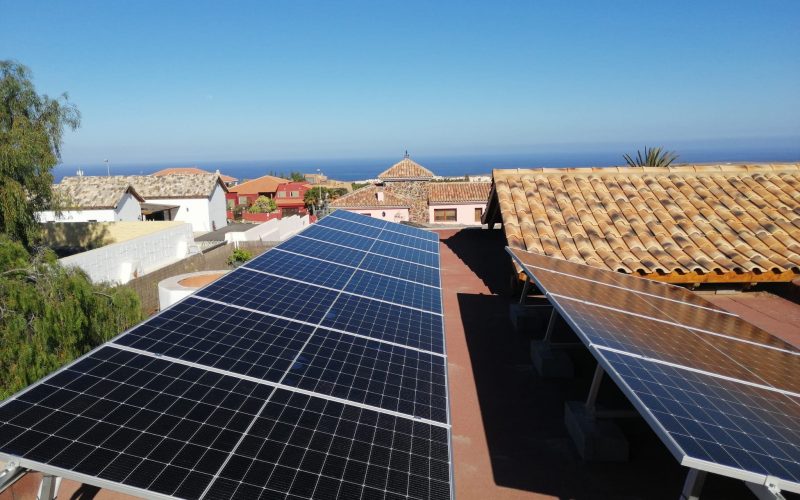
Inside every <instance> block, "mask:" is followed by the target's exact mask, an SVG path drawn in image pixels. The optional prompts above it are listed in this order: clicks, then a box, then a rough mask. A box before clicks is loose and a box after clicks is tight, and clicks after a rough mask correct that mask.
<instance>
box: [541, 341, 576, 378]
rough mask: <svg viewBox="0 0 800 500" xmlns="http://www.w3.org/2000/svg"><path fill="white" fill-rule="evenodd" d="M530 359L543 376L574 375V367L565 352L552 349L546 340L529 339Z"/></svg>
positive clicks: (568, 376)
mask: <svg viewBox="0 0 800 500" xmlns="http://www.w3.org/2000/svg"><path fill="white" fill-rule="evenodd" d="M531 361H532V362H533V367H534V368H535V369H536V372H537V373H538V374H539V376H540V377H543V378H572V377H573V376H574V375H575V368H574V366H573V364H572V360H571V359H570V358H569V356H567V353H565V352H564V351H562V350H561V349H553V348H552V347H551V346H550V344H549V343H548V342H543V341H541V340H532V341H531Z"/></svg>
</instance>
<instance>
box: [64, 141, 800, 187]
mask: <svg viewBox="0 0 800 500" xmlns="http://www.w3.org/2000/svg"><path fill="white" fill-rule="evenodd" d="M411 158H412V159H413V160H415V161H416V162H418V163H420V164H421V165H423V166H424V167H426V168H428V169H430V170H431V171H433V173H434V174H436V175H439V176H444V177H456V176H464V175H480V174H491V172H492V169H496V168H540V167H544V168H547V167H552V168H559V167H561V168H563V167H609V166H615V165H624V164H625V161H624V159H623V157H622V154H620V153H618V152H616V151H614V152H612V151H608V150H600V151H570V152H566V151H564V152H538V153H514V154H475V155H430V156H419V157H417V156H414V155H412V156H411ZM400 159H402V155H398V156H396V157H392V158H390V157H373V158H364V157H361V158H330V159H324V158H323V159H321V158H308V159H300V158H294V159H260V160H259V159H256V160H186V161H154V162H151V161H148V162H137V163H119V164H117V163H115V162H113V161H112V162H109V170H110V173H111V175H145V174H150V173H153V172H156V171H158V170H161V169H164V168H170V167H198V168H201V169H204V170H209V171H212V172H213V171H215V170H219V171H220V172H221V173H223V174H226V175H230V176H232V177H236V178H237V179H239V181H244V180H247V179H254V178H257V177H260V176H263V175H267V174H270V173H274V174H276V175H280V174H285V175H288V174H289V173H290V172H292V171H295V172H297V171H299V172H301V173H304V174H310V173H317V170H318V169H319V170H320V171H321V172H322V173H323V174H325V175H326V176H328V178H330V179H336V180H342V181H359V180H366V179H374V178H376V177H377V175H378V174H379V173H380V172H382V171H384V170H386V169H387V168H389V167H390V166H392V165H393V164H395V163H396V162H398V161H399V160H400ZM747 162H751V163H776V162H790V163H794V162H800V145H797V146H794V145H787V146H785V147H780V148H775V147H770V148H763V149H761V148H739V149H737V148H726V149H725V150H716V149H714V150H711V149H709V150H694V151H693V150H683V154H681V155H680V156H679V158H678V160H677V161H676V163H747ZM79 169H80V170H82V171H83V174H84V175H98V176H103V175H106V174H107V170H106V165H105V163H88V164H77V163H62V164H59V165H57V166H56V167H55V168H54V169H53V175H54V177H55V181H56V182H60V180H61V179H62V178H63V177H65V176H71V175H76V173H77V171H78V170H79Z"/></svg>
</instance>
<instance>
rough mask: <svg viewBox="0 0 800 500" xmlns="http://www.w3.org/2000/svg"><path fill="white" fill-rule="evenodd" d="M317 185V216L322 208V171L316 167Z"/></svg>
mask: <svg viewBox="0 0 800 500" xmlns="http://www.w3.org/2000/svg"><path fill="white" fill-rule="evenodd" d="M317 187H319V190H318V194H319V195H318V197H317V217H319V212H320V210H322V171H321V170H320V169H317Z"/></svg>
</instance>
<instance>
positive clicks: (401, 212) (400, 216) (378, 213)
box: [342, 208, 408, 222]
mask: <svg viewBox="0 0 800 500" xmlns="http://www.w3.org/2000/svg"><path fill="white" fill-rule="evenodd" d="M342 210H347V211H348V212H353V213H354V214H361V215H368V216H370V217H374V218H376V219H381V220H388V221H389V222H400V221H404V220H405V221H407V220H408V209H407V208H381V209H378V210H372V209H366V208H343V209H342ZM384 214H386V215H384Z"/></svg>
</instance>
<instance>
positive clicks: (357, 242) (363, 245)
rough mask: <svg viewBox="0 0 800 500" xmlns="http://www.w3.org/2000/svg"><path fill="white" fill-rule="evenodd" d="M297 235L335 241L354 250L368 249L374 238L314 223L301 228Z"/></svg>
mask: <svg viewBox="0 0 800 500" xmlns="http://www.w3.org/2000/svg"><path fill="white" fill-rule="evenodd" d="M298 236H302V237H304V238H310V239H313V240H315V241H325V242H328V243H336V244H337V245H343V246H346V247H349V248H354V249H356V250H369V248H370V247H371V246H372V244H373V243H375V241H376V240H374V239H372V238H367V237H364V236H357V235H354V234H349V233H345V232H342V231H336V230H335V229H329V228H327V227H322V226H318V225H316V224H314V225H313V226H310V227H309V228H308V229H305V230H303V232H301V233H300V234H299V235H298Z"/></svg>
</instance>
